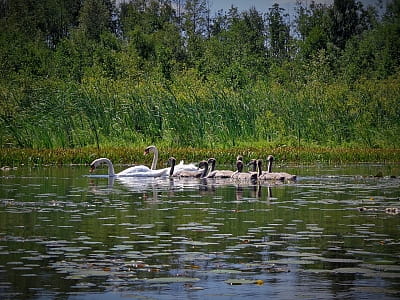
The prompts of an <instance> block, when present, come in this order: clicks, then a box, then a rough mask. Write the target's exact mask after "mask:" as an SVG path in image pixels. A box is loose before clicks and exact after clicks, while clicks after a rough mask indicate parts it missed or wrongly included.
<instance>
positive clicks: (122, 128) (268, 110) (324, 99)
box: [0, 71, 400, 149]
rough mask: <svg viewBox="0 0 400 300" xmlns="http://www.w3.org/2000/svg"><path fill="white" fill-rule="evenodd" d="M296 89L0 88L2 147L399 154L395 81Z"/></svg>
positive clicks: (195, 84)
mask: <svg viewBox="0 0 400 300" xmlns="http://www.w3.org/2000/svg"><path fill="white" fill-rule="evenodd" d="M294 86H295V88H288V87H287V86H282V85H279V84H278V83H270V82H269V81H267V80H259V81H258V82H256V83H255V84H252V85H251V86H248V87H246V88H244V89H242V90H239V91H237V90H233V89H231V88H228V87H226V86H225V85H224V84H223V83H221V82H218V81H202V80H201V78H199V76H197V75H196V74H195V73H193V72H189V71H188V72H187V73H186V74H184V75H182V76H180V77H178V78H175V79H174V80H173V81H171V82H165V81H161V80H160V81H157V80H151V79H149V80H147V81H146V80H138V81H137V82H127V81H124V80H110V79H105V78H101V77H100V78H96V79H94V78H85V79H84V80H83V81H82V82H81V83H79V84H78V83H66V82H55V81H34V80H32V81H30V82H22V83H21V82H12V83H2V84H1V103H0V123H1V127H0V141H1V146H2V147H17V148H34V149H56V148H63V149H67V148H82V147H96V148H97V149H101V148H104V147H115V146H119V147H135V146H138V145H147V144H152V143H155V144H160V145H164V146H167V147H175V148H179V147H195V148H210V149H211V148H221V149H229V148H231V147H240V146H243V145H263V144H267V145H270V146H271V147H279V146H291V147H308V146H327V147H358V148H361V147H367V148H391V149H392V148H398V147H399V145H400V140H399V139H398V132H400V101H399V100H400V99H399V98H400V73H399V74H398V75H397V76H394V77H392V78H389V79H386V80H380V81H376V80H375V81H372V80H362V81H359V82H355V83H354V84H353V85H351V86H350V85H346V84H343V83H322V82H318V81H315V82H310V84H309V85H307V86H296V85H294Z"/></svg>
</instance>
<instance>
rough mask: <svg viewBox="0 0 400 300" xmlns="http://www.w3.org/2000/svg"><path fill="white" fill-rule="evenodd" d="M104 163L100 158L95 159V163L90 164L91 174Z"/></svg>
mask: <svg viewBox="0 0 400 300" xmlns="http://www.w3.org/2000/svg"><path fill="white" fill-rule="evenodd" d="M103 161H104V158H98V159H95V160H94V161H92V162H91V163H90V170H89V172H90V173H92V172H93V171H94V170H95V169H96V168H97V166H98V165H100V164H101V163H102V162H103Z"/></svg>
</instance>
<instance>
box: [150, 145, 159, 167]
mask: <svg viewBox="0 0 400 300" xmlns="http://www.w3.org/2000/svg"><path fill="white" fill-rule="evenodd" d="M153 153H154V155H153V162H152V163H151V169H152V170H155V169H157V161H158V149H157V148H154V149H153Z"/></svg>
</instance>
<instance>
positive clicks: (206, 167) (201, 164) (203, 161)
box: [199, 160, 208, 169]
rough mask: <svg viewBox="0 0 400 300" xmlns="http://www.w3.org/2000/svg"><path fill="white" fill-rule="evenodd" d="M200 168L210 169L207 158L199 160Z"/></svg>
mask: <svg viewBox="0 0 400 300" xmlns="http://www.w3.org/2000/svg"><path fill="white" fill-rule="evenodd" d="M199 168H204V169H208V162H207V161H205V160H202V161H201V162H199Z"/></svg>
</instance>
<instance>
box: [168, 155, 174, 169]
mask: <svg viewBox="0 0 400 300" xmlns="http://www.w3.org/2000/svg"><path fill="white" fill-rule="evenodd" d="M175 164H176V159H175V157H170V158H169V159H168V167H172V166H175Z"/></svg>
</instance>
